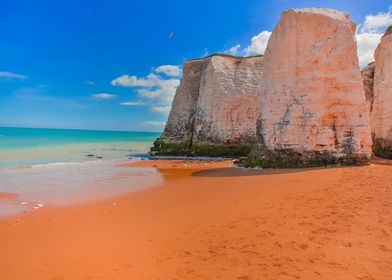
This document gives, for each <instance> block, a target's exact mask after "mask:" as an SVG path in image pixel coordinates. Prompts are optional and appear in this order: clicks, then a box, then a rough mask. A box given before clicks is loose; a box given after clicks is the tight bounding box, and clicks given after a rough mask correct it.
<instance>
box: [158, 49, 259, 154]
mask: <svg viewBox="0 0 392 280" xmlns="http://www.w3.org/2000/svg"><path fill="white" fill-rule="evenodd" d="M262 74H263V57H262V56H254V57H235V56H229V55H222V54H216V55H212V56H209V57H206V58H203V59H195V60H190V61H187V62H185V64H184V67H183V78H182V80H181V83H180V85H179V87H178V88H177V91H176V95H175V97H174V100H173V104H172V109H171V112H170V114H169V118H168V121H167V124H166V127H165V130H164V132H163V134H162V135H161V137H160V138H158V139H157V140H156V141H155V143H154V147H153V148H152V153H153V154H156V155H197V156H241V155H247V154H248V153H249V151H250V150H251V149H252V146H253V144H254V143H255V142H256V119H257V115H258V113H259V111H260V107H261V104H260V96H261V93H262V85H263V79H262Z"/></svg>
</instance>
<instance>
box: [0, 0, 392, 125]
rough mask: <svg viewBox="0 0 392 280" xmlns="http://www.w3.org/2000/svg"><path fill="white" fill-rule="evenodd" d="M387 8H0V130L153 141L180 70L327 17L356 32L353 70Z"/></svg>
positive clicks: (280, 3) (127, 4) (384, 22)
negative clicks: (120, 134) (331, 14)
mask: <svg viewBox="0 0 392 280" xmlns="http://www.w3.org/2000/svg"><path fill="white" fill-rule="evenodd" d="M390 6H391V2H390V1H378V0H377V1H368V0H367V1H362V0H356V1H351V0H345V1H342V0H338V1H335V0H329V1H320V0H319V1H310V0H309V1H294V0H293V1H291V0H267V1H260V0H259V1H256V0H241V1H230V0H225V1H213V0H209V1H206V0H198V1H193V0H188V1H180V0H176V1H170V0H166V1H157V0H151V1H120V0H111V1H103V0H94V1H90V0H84V1H80V0H77V1H76V0H64V1H56V0H50V1H49V0H47V1H40V0H37V1H30V0H26V1H18V0H0V26H1V27H2V28H1V29H0V126H18V127H45V128H77V129H99V130H126V131H161V130H162V129H163V127H164V124H165V121H166V119H167V116H168V113H169V111H170V106H171V102H172V99H173V96H174V94H175V90H176V87H177V86H178V84H179V82H180V79H181V68H182V64H183V63H184V61H186V60H187V59H192V58H196V57H202V56H205V55H208V54H211V53H215V52H224V53H229V54H235V55H241V56H246V55H254V54H263V52H264V49H265V47H266V44H267V42H268V38H269V35H270V34H271V31H272V30H273V28H274V26H275V25H276V24H277V22H278V20H279V17H280V14H281V12H283V11H284V10H287V9H290V8H305V7H328V8H334V9H337V10H342V11H347V12H349V13H350V16H351V19H352V20H353V21H354V22H356V23H357V24H358V27H357V34H356V37H357V42H358V55H359V61H360V64H361V66H365V65H366V64H367V63H369V62H371V61H372V60H373V52H374V48H375V47H376V46H377V44H378V42H379V40H380V37H381V35H382V33H383V32H384V31H385V29H386V28H387V26H388V25H392V8H391V7H390Z"/></svg>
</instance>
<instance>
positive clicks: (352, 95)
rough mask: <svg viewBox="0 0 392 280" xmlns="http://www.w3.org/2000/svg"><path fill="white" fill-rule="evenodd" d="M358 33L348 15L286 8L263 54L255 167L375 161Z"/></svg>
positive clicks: (327, 11) (254, 158) (253, 156)
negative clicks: (355, 34)
mask: <svg viewBox="0 0 392 280" xmlns="http://www.w3.org/2000/svg"><path fill="white" fill-rule="evenodd" d="M354 32H355V24H354V23H353V22H351V21H350V20H349V16H348V14H347V13H340V12H338V11H335V10H331V9H302V10H289V11H286V12H284V13H283V14H282V17H281V19H280V21H279V23H278V24H277V26H276V27H275V29H274V31H273V33H272V35H271V37H270V39H269V42H268V46H267V49H266V52H265V56H264V76H263V81H264V87H263V95H262V99H261V109H260V115H259V119H258V126H257V132H258V137H259V139H260V143H259V144H258V145H257V147H256V149H255V150H254V151H253V153H252V155H251V157H250V160H249V161H248V164H249V165H261V166H270V167H271V166H272V167H273V166H275V167H279V166H296V165H323V164H337V163H338V164H367V163H369V161H370V156H371V145H372V142H371V136H370V126H369V109H368V105H367V103H366V100H365V93H364V88H363V84H362V78H361V73H360V69H359V65H358V57H357V54H356V42H355V37H354Z"/></svg>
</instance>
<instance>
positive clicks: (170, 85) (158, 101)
mask: <svg viewBox="0 0 392 280" xmlns="http://www.w3.org/2000/svg"><path fill="white" fill-rule="evenodd" d="M168 66H170V67H168ZM172 66H173V65H163V66H159V67H157V68H155V69H154V70H153V72H151V73H150V74H148V75H147V76H145V77H137V76H135V75H122V76H120V77H117V78H115V79H114V80H112V81H111V84H112V85H113V86H120V87H130V88H135V90H136V93H137V94H138V96H140V97H142V98H145V99H147V100H148V104H149V105H150V108H151V110H152V111H153V112H158V113H165V114H167V113H168V112H169V111H170V106H171V103H172V101H173V97H174V94H175V93H176V89H177V87H178V85H179V84H180V77H173V75H174V74H176V75H177V73H178V74H181V70H179V69H177V70H178V71H177V70H175V67H177V66H173V67H172ZM177 68H178V67H177ZM161 74H164V75H161Z"/></svg>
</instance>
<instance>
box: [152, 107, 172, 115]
mask: <svg viewBox="0 0 392 280" xmlns="http://www.w3.org/2000/svg"><path fill="white" fill-rule="evenodd" d="M170 108H171V106H153V107H152V108H151V110H152V111H153V112H156V113H163V114H168V113H169V112H170Z"/></svg>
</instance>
